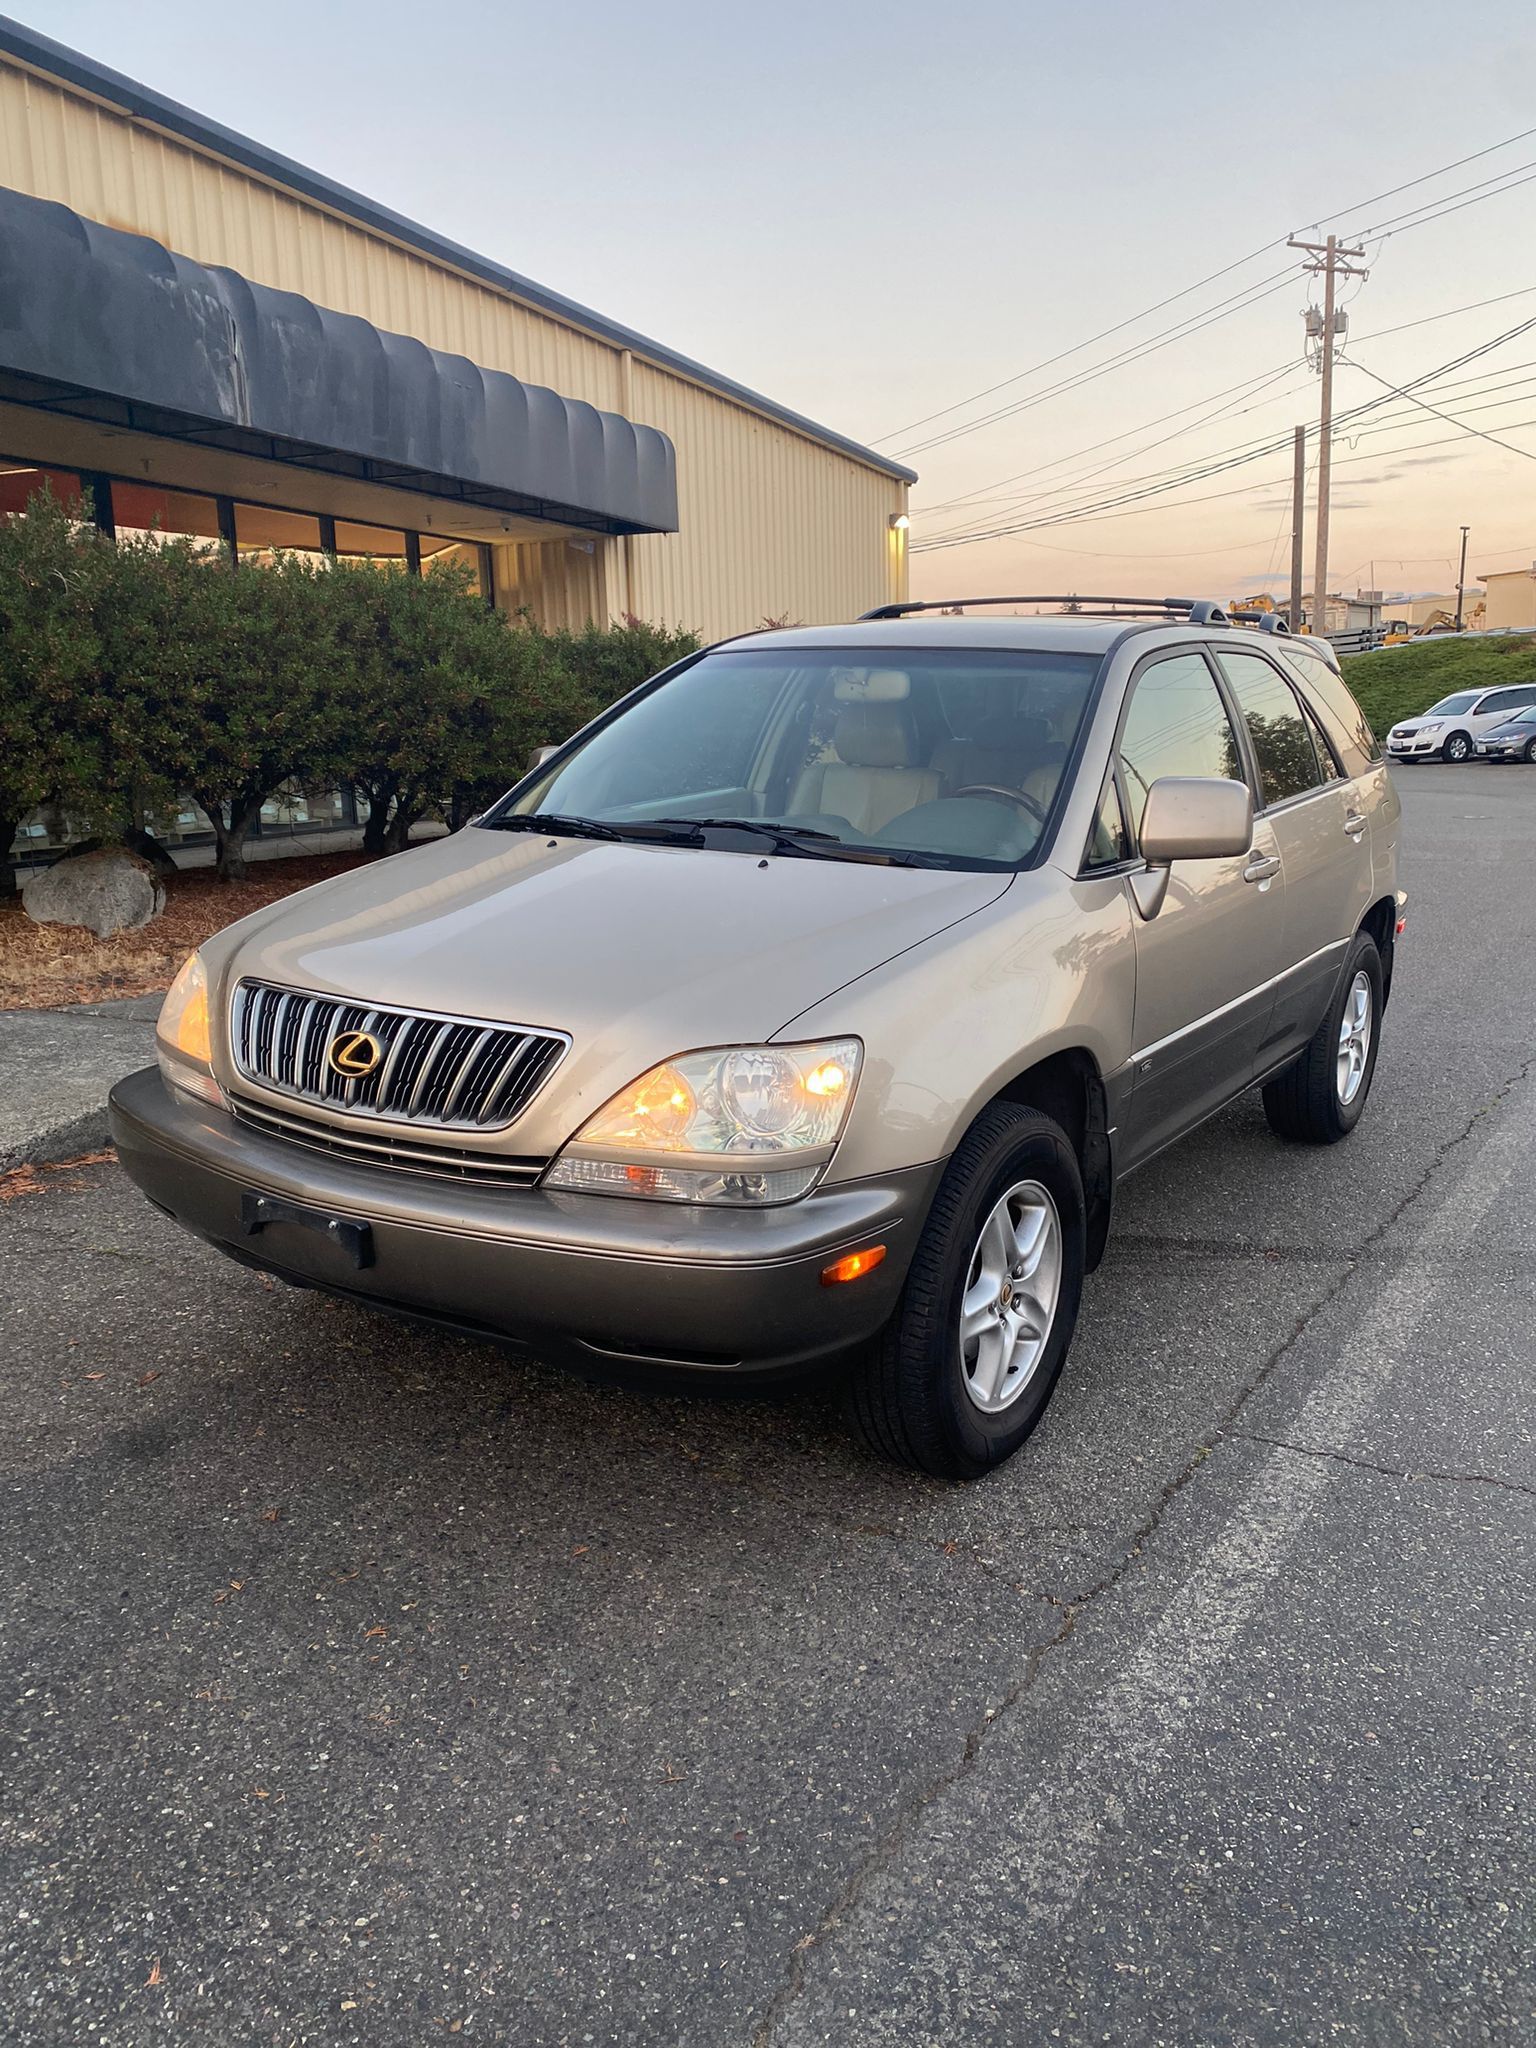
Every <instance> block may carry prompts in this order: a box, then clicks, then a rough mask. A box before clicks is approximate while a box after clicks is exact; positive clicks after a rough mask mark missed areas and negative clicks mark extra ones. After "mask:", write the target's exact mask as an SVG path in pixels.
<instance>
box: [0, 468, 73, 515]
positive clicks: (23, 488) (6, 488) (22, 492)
mask: <svg viewBox="0 0 1536 2048" xmlns="http://www.w3.org/2000/svg"><path fill="white" fill-rule="evenodd" d="M40 491H51V492H52V493H53V495H54V497H55V498H57V499H58V501H59V503H60V504H61V505H62V506H63V507H64V509H65V510H66V511H67V512H74V513H76V514H79V513H80V512H82V511H83V505H82V496H83V493H82V490H81V485H80V479H79V477H78V476H77V475H76V473H75V471H74V470H72V469H45V468H43V467H42V466H41V465H40V464H38V463H35V462H18V461H17V460H15V458H14V457H12V456H8V455H0V512H25V511H26V509H27V502H28V500H29V499H31V498H35V497H36V496H37V495H38V493H39V492H40Z"/></svg>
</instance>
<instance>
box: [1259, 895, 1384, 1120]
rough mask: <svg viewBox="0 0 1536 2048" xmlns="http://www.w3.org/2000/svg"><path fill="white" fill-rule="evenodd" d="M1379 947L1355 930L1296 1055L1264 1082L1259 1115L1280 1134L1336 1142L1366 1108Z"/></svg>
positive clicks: (1376, 1025) (1375, 1032)
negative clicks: (1337, 979)
mask: <svg viewBox="0 0 1536 2048" xmlns="http://www.w3.org/2000/svg"><path fill="white" fill-rule="evenodd" d="M1381 984H1382V977H1381V954H1380V953H1379V952H1378V951H1377V949H1376V941H1375V940H1374V939H1373V938H1372V937H1371V935H1370V933H1369V932H1357V933H1356V934H1355V939H1354V943H1353V944H1352V945H1351V947H1350V949H1349V955H1348V957H1347V959H1346V960H1345V962H1344V974H1343V977H1342V986H1341V987H1340V989H1339V992H1338V993H1337V995H1335V997H1334V999H1333V1001H1332V1002H1331V1003H1330V1004H1329V1006H1328V1014H1327V1016H1326V1017H1324V1019H1323V1021H1322V1023H1321V1024H1319V1025H1318V1027H1317V1029H1316V1031H1315V1032H1314V1033H1313V1034H1312V1040H1311V1043H1310V1044H1309V1045H1308V1047H1307V1049H1306V1051H1305V1052H1304V1053H1303V1054H1302V1055H1301V1057H1300V1058H1299V1059H1297V1060H1295V1061H1293V1062H1292V1064H1291V1065H1290V1066H1288V1067H1287V1068H1286V1069H1285V1071H1284V1073H1281V1074H1276V1076H1275V1077H1274V1079H1273V1080H1272V1081H1266V1082H1265V1084H1264V1114H1265V1116H1266V1117H1268V1119H1269V1127H1270V1129H1271V1130H1272V1131H1273V1132H1274V1133H1275V1135H1276V1137H1279V1138H1290V1139H1292V1140H1293V1141H1295V1142H1296V1143H1298V1144H1303V1145H1336V1144H1337V1143H1338V1142H1339V1140H1340V1138H1347V1137H1348V1136H1349V1134H1350V1132H1351V1131H1352V1130H1353V1129H1354V1128H1355V1125H1356V1124H1357V1123H1359V1121H1360V1118H1361V1116H1362V1114H1363V1113H1364V1110H1365V1098H1366V1097H1367V1096H1368V1095H1369V1094H1370V1092H1371V1082H1372V1079H1373V1078H1374V1076H1375V1073H1376V1045H1377V1039H1378V1036H1379V1029H1380V1022H1381Z"/></svg>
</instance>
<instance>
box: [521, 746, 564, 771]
mask: <svg viewBox="0 0 1536 2048" xmlns="http://www.w3.org/2000/svg"><path fill="white" fill-rule="evenodd" d="M559 751H560V749H559V748H558V747H535V748H534V750H533V752H532V753H531V754H530V755H529V756H528V767H527V771H526V772H527V773H528V774H529V775H531V774H532V773H533V771H534V769H535V768H542V767H543V766H544V763H545V762H546V761H552V760H553V759H554V757H555V755H556V754H558V753H559Z"/></svg>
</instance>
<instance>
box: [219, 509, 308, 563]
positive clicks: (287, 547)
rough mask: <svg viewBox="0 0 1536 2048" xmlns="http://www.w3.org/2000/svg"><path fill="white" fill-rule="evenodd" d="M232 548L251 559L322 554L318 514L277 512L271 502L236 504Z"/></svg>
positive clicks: (244, 558)
mask: <svg viewBox="0 0 1536 2048" xmlns="http://www.w3.org/2000/svg"><path fill="white" fill-rule="evenodd" d="M235 552H236V553H237V554H238V555H239V557H240V559H241V560H242V561H251V562H261V561H268V562H269V561H271V559H272V557H273V556H274V555H275V554H278V553H282V554H290V555H316V556H320V557H324V556H325V549H324V547H323V546H322V545H321V537H320V520H319V516H318V515H317V514H316V513H313V512H278V511H276V510H275V509H274V508H273V507H272V506H270V505H246V504H239V505H236V507H235Z"/></svg>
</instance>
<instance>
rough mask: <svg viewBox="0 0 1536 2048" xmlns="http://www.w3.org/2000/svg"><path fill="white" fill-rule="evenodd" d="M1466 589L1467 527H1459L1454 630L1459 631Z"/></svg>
mask: <svg viewBox="0 0 1536 2048" xmlns="http://www.w3.org/2000/svg"><path fill="white" fill-rule="evenodd" d="M1466 589H1467V529H1466V527H1463V528H1462V529H1461V567H1460V568H1459V569H1458V570H1457V571H1456V630H1457V632H1458V633H1459V632H1460V631H1461V608H1462V604H1463V601H1464V600H1465V597H1466Z"/></svg>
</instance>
